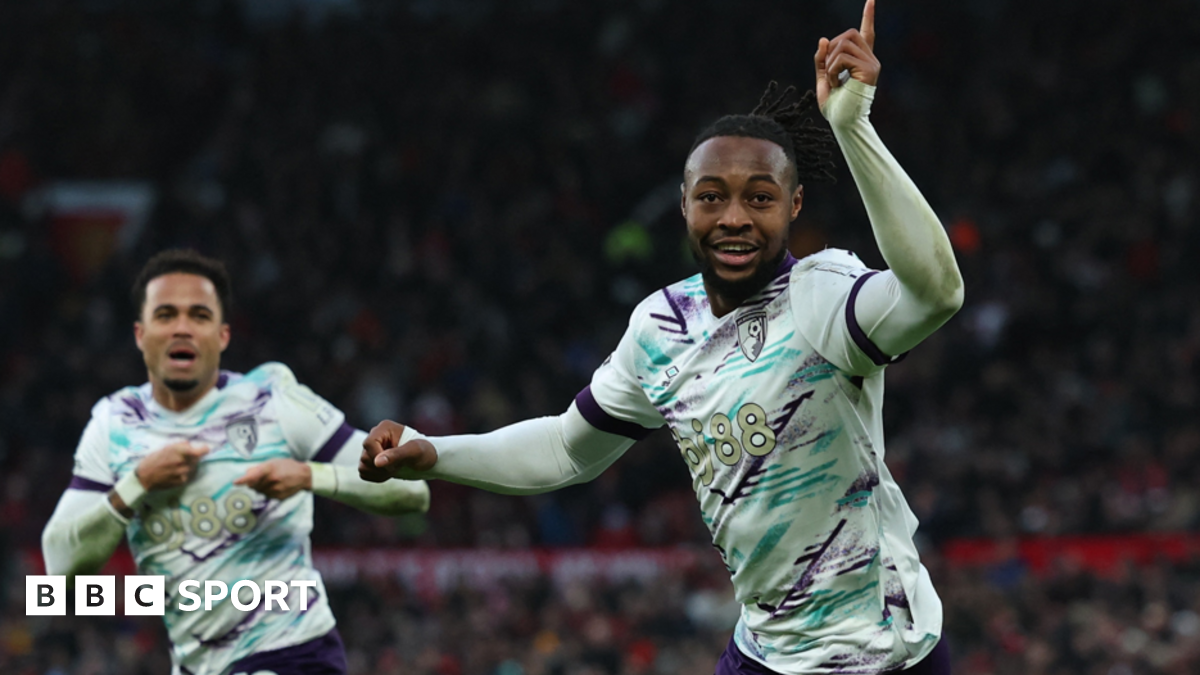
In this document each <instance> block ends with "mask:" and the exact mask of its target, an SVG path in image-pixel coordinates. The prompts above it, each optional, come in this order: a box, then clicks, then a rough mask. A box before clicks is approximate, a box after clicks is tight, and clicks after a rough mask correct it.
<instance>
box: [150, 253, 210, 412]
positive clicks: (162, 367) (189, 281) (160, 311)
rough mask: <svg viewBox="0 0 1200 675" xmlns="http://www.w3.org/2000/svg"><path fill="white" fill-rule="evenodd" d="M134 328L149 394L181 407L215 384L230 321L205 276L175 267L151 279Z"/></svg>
mask: <svg viewBox="0 0 1200 675" xmlns="http://www.w3.org/2000/svg"><path fill="white" fill-rule="evenodd" d="M133 332H134V337H135V338H136V340H137V346H138V349H140V350H142V357H143V359H144V360H145V362H146V371H147V373H148V375H149V377H150V383H151V385H152V386H153V388H154V398H155V400H157V401H158V402H159V403H161V404H163V405H164V406H165V407H167V408H169V409H172V410H181V409H183V408H186V407H187V406H189V405H191V404H192V403H194V402H195V401H197V400H199V398H200V397H201V396H203V395H204V394H206V393H208V390H209V389H211V388H212V387H213V386H215V385H216V382H217V377H218V371H219V368H220V364H221V352H223V351H225V348H226V347H227V346H229V324H227V323H225V322H224V317H223V316H222V312H221V303H220V300H219V299H218V298H217V292H216V289H215V287H214V286H213V283H212V281H210V280H209V279H207V278H206V277H203V276H199V275H196V274H187V273H183V272H176V273H171V274H164V275H162V276H160V277H156V278H154V279H152V280H151V281H150V283H148V284H147V285H146V300H145V303H144V304H143V305H142V313H141V319H140V320H139V321H138V322H137V323H135V324H134V330H133Z"/></svg>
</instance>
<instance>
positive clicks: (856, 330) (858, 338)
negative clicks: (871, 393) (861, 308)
mask: <svg viewBox="0 0 1200 675" xmlns="http://www.w3.org/2000/svg"><path fill="white" fill-rule="evenodd" d="M876 274H879V272H867V273H866V274H864V275H862V276H861V277H859V278H858V279H857V280H856V281H855V282H854V287H853V288H851V289H850V298H849V299H848V300H846V326H847V327H848V328H849V329H850V337H851V338H852V339H853V340H854V344H856V345H858V348H859V349H861V350H862V352H863V353H864V354H866V355H867V357H869V358H870V359H871V362H872V363H874V364H875V365H877V366H886V365H887V364H889V363H895V362H897V361H899V360H901V359H903V358H904V357H905V356H907V355H908V352H905V353H904V354H901V355H899V356H897V357H896V358H894V359H893V358H892V357H890V356H888V355H887V354H884V353H883V350H882V349H880V348H879V347H877V346H875V343H874V342H871V338H869V337H867V334H866V332H865V331H864V330H863V329H862V326H860V325H858V316H856V315H855V313H854V303H855V301H857V300H858V292H859V291H861V290H862V287H863V284H865V283H867V279H870V278H871V277H873V276H875V275H876Z"/></svg>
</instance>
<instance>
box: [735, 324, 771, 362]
mask: <svg viewBox="0 0 1200 675" xmlns="http://www.w3.org/2000/svg"><path fill="white" fill-rule="evenodd" d="M737 327H738V346H739V347H741V348H742V354H745V355H746V358H747V359H749V360H750V361H754V360H755V359H757V358H758V355H759V354H762V350H763V345H764V344H766V342H767V313H766V312H749V313H747V314H744V315H742V316H740V317H738V320H737Z"/></svg>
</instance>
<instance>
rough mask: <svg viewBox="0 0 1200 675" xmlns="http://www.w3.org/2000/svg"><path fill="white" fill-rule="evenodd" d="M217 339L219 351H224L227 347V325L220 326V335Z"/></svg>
mask: <svg viewBox="0 0 1200 675" xmlns="http://www.w3.org/2000/svg"><path fill="white" fill-rule="evenodd" d="M218 339H220V340H221V351H225V348H226V347H228V346H229V324H227V323H223V324H221V333H220V335H219V336H218Z"/></svg>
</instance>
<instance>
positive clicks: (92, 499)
mask: <svg viewBox="0 0 1200 675" xmlns="http://www.w3.org/2000/svg"><path fill="white" fill-rule="evenodd" d="M128 524H129V521H128V520H126V519H125V518H124V517H122V516H121V515H120V514H119V513H117V511H116V509H115V508H114V507H113V505H112V503H111V502H110V501H109V498H108V494H107V493H103V492H91V491H84V490H67V492H66V493H64V494H63V497H62V499H61V500H60V501H59V503H58V507H57V508H56V509H55V510H54V515H52V516H51V517H50V522H48V523H46V529H45V530H43V531H42V557H43V558H44V559H45V562H46V574H65V575H67V576H68V577H74V576H75V575H77V574H90V573H94V572H96V571H98V570H99V569H100V568H101V567H103V566H104V563H106V562H107V561H108V559H109V558H110V557H111V556H112V554H113V551H114V550H116V548H117V545H118V544H120V543H121V538H122V537H124V536H125V527H126V526H127V525H128Z"/></svg>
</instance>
